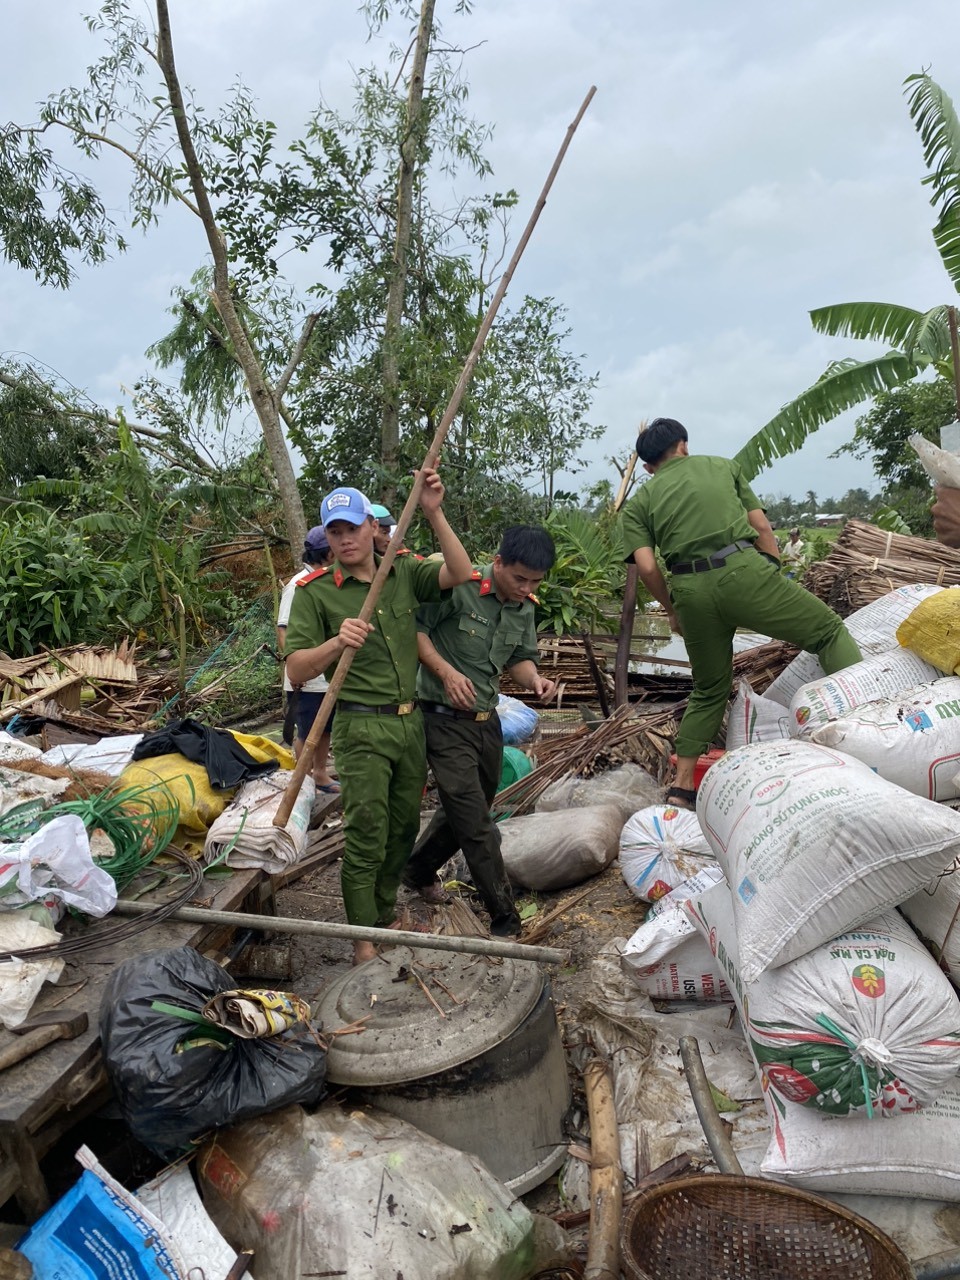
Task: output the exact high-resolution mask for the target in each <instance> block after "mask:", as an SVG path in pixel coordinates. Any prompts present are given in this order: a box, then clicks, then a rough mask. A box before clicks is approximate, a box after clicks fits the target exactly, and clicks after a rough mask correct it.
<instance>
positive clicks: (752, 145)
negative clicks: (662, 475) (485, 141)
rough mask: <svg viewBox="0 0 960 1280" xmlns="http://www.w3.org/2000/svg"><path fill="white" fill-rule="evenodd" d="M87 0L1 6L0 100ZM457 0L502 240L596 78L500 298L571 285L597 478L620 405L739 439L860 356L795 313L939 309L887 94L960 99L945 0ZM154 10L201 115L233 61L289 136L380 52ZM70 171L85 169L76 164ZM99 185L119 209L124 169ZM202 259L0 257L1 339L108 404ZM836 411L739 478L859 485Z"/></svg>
mask: <svg viewBox="0 0 960 1280" xmlns="http://www.w3.org/2000/svg"><path fill="white" fill-rule="evenodd" d="M139 5H140V11H141V12H142V13H143V16H144V18H145V19H148V20H149V18H150V7H149V5H148V4H147V3H146V0H139ZM91 7H92V6H91V5H89V4H88V5H83V4H79V5H76V4H74V2H73V0H56V3H55V4H54V5H32V6H27V5H25V4H14V3H12V0H7V3H6V4H4V5H3V6H2V11H3V18H4V34H5V49H6V57H5V60H4V61H5V66H4V82H3V89H2V91H0V103H2V106H0V116H2V117H3V118H4V119H8V120H17V121H24V120H27V119H31V118H33V114H34V110H35V105H36V103H37V102H39V101H40V100H41V99H43V98H44V97H45V96H46V95H47V94H48V93H49V92H51V91H53V90H54V89H57V88H60V87H62V86H63V85H66V84H69V83H79V82H80V81H81V80H82V79H83V70H84V68H85V67H86V66H87V65H88V63H90V62H91V61H93V59H94V58H95V57H97V56H98V54H99V52H100V46H99V44H98V42H97V40H96V38H95V37H92V36H90V35H89V34H88V32H87V30H86V28H85V26H84V24H83V22H82V19H81V14H82V13H84V12H89V11H90V9H91ZM453 9H454V5H453V0H438V5H437V14H438V17H439V18H440V19H441V21H442V23H443V26H444V29H445V34H446V35H447V36H448V38H449V39H450V40H451V41H454V42H456V43H458V44H460V45H463V46H475V47H473V48H472V51H471V52H470V54H469V58H468V62H467V75H468V78H469V82H470V85H471V100H470V106H471V109H472V112H473V114H474V115H476V116H477V117H478V118H479V119H481V120H484V121H489V122H490V123H491V124H493V125H494V126H495V132H494V136H493V139H492V141H491V142H490V144H489V146H488V148H487V154H488V157H489V159H490V161H491V162H492V165H493V168H494V183H495V186H496V188H497V189H501V190H503V189H507V188H509V187H515V188H516V189H517V191H518V192H519V194H520V203H519V206H518V210H517V213H516V215H515V222H514V232H515V235H519V232H520V230H521V228H522V226H523V223H524V222H525V220H526V218H527V216H528V212H529V210H530V209H531V208H532V205H533V202H534V200H535V199H536V197H537V195H538V193H539V190H540V187H541V184H542V181H543V179H544V177H545V176H546V173H547V170H548V169H549V166H550V164H551V162H552V159H553V156H554V154H555V152H556V150H557V148H558V146H559V144H560V142H561V140H562V138H563V134H564V131H565V129H566V126H567V124H568V123H569V121H570V120H571V119H572V117H573V115H574V114H575V112H576V110H577V108H578V106H579V104H580V102H581V100H582V98H583V96H584V94H585V93H586V91H587V89H588V87H589V86H590V85H591V84H595V85H596V86H597V96H596V98H595V99H594V102H593V105H592V106H591V107H590V110H589V112H588V114H587V116H586V118H585V119H584V122H583V124H582V125H581V127H580V130H579V133H578V134H577V136H576V138H575V139H574V142H573V145H572V147H571V149H570V152H569V154H568V156H567V160H566V162H565V164H564V167H563V169H562V170H561V172H560V175H559V177H558V179H557V182H556V184H555V186H554V190H553V195H552V197H551V199H550V201H549V203H548V205H547V208H546V210H545V212H544V214H543V216H542V217H541V220H540V224H539V226H538V229H537V231H536V234H535V236H534V238H533V240H532V241H531V243H530V246H529V248H528V249H527V252H526V255H525V257H524V259H523V261H522V263H521V266H520V268H519V270H518V272H517V275H516V276H515V278H514V283H513V286H512V289H511V294H510V297H511V298H512V299H513V300H514V301H517V302H518V301H519V300H520V297H521V296H522V294H523V293H525V292H526V293H531V294H534V295H550V296H552V297H554V298H556V299H557V300H558V301H559V302H561V303H563V304H564V305H565V306H566V307H567V309H568V312H569V320H570V324H571V326H572V329H573V336H572V339H571V345H572V347H573V349H574V350H576V351H577V352H580V353H583V356H584V365H585V367H586V368H587V369H588V370H589V371H590V372H594V371H595V372H597V373H598V374H599V379H600V382H599V388H598V392H597V395H596V400H595V406H594V414H593V416H594V420H596V421H598V422H603V423H605V424H606V425H607V427H608V431H607V435H606V437H605V439H604V440H603V441H601V442H599V443H598V444H597V445H595V446H594V449H595V455H594V457H593V460H592V462H591V465H590V468H589V470H588V472H587V473H586V475H587V476H588V477H589V478H590V479H593V478H598V477H600V476H602V475H609V476H611V478H613V473H612V472H611V468H610V466H609V464H608V463H607V462H606V460H605V459H606V458H607V457H608V456H609V455H610V454H612V453H615V454H617V455H619V456H621V457H622V456H624V455H625V454H626V453H627V452H628V451H629V449H630V447H631V444H632V440H633V438H634V435H635V429H636V424H637V422H638V421H639V420H640V419H642V418H649V417H653V416H656V415H657V414H666V415H669V416H672V417H677V418H679V419H681V421H683V422H685V423H686V424H687V426H688V427H689V428H690V430H691V433H692V443H693V447H694V448H695V449H697V450H698V451H700V452H715V453H726V454H730V453H733V452H735V451H736V450H737V449H738V448H739V447H740V446H741V445H742V444H743V443H744V441H745V440H746V439H747V438H748V437H749V436H750V435H751V434H752V432H753V431H755V430H756V429H757V428H758V427H759V426H761V425H762V424H763V423H764V422H766V421H767V420H768V419H769V418H770V417H772V416H773V414H774V413H776V411H777V409H778V408H779V407H780V405H781V404H783V403H784V402H785V401H787V400H789V399H791V398H792V397H793V396H794V395H796V394H797V393H798V392H799V391H801V390H802V389H804V388H805V387H806V386H808V385H809V384H810V383H811V382H812V381H813V380H814V379H815V378H816V377H817V376H818V375H819V374H820V373H821V372H822V370H823V369H824V367H825V365H826V364H827V363H828V361H829V360H831V359H836V358H840V357H842V356H844V355H848V354H856V355H865V354H867V352H866V350H865V349H863V348H861V349H858V344H854V343H850V342H843V341H840V340H835V339H828V338H823V337H820V336H818V335H816V334H814V333H813V331H812V329H811V327H810V323H809V319H808V315H807V313H808V311H809V310H810V308H812V307H816V306H821V305H825V304H828V303H832V302H842V301H859V300H882V301H889V302H899V303H903V304H905V305H909V306H914V307H917V308H920V309H925V308H927V307H929V306H932V305H934V304H936V303H943V302H947V301H949V300H950V293H951V286H950V283H949V280H948V278H947V276H946V273H945V272H944V271H943V268H942V266H941V264H940V261H939V258H938V256H937V254H936V250H935V248H934V246H933V241H932V238H931V236H930V227H931V224H932V220H933V214H932V210H931V208H930V206H929V204H928V203H927V197H926V192H925V189H924V188H923V187H921V185H920V179H921V178H922V176H923V174H924V167H923V158H922V153H921V148H920V143H919V139H918V137H917V135H916V133H915V131H914V129H913V127H912V125H911V123H910V120H909V117H908V114H907V109H906V104H905V101H904V99H903V96H902V88H901V86H902V81H903V80H904V78H905V77H906V76H907V75H908V74H910V73H911V72H914V71H918V70H921V69H924V68H927V69H929V70H930V72H931V74H932V75H933V76H934V78H935V79H937V80H938V81H939V82H940V83H941V85H942V86H943V87H944V88H945V89H946V90H947V92H948V93H950V94H951V95H952V96H953V97H954V98H955V99H956V100H957V101H958V102H960V70H958V68H960V23H958V22H957V20H956V6H955V4H953V3H950V2H949V0H925V2H921V3H919V4H910V5H908V4H905V3H903V0H869V2H868V0H845V3H839V4H838V3H836V0H832V2H831V3H827V0H794V3H792V4H771V3H769V0H734V2H728V3H726V4H721V3H718V2H717V0H712V2H708V0H687V3H686V4H683V5H679V4H673V5H667V4H663V3H652V2H651V0H524V2H523V3H517V0H474V4H473V12H472V14H471V15H469V16H468V17H458V16H457V15H455V14H454V13H453ZM171 13H172V22H173V31H174V42H175V46H176V53H177V62H178V69H179V71H180V75H181V78H182V80H183V81H184V82H185V83H188V84H190V85H192V86H194V87H195V89H196V90H197V93H198V97H199V98H200V99H201V100H202V101H206V102H207V103H210V104H211V105H215V104H216V103H217V102H219V101H220V99H221V98H222V96H223V95H224V93H225V92H226V90H227V88H228V87H229V85H230V84H231V83H232V82H233V81H234V80H235V78H236V77H237V76H239V77H240V78H242V79H243V81H244V82H245V83H246V84H247V85H249V86H250V87H251V89H252V90H253V91H254V93H255V95H256V96H257V99H258V102H259V105H260V107H261V109H262V111H263V113H264V114H265V115H269V116H270V118H272V119H274V120H275V121H277V123H278V125H279V126H280V129H281V134H282V135H283V136H284V137H286V138H293V137H296V136H297V134H298V132H299V126H300V124H301V123H302V121H303V120H304V119H305V118H306V117H307V115H308V114H309V112H310V109H311V107H312V106H313V105H314V104H315V103H316V102H317V101H318V99H319V97H320V96H321V95H322V97H323V98H324V99H325V100H326V102H327V103H328V104H330V105H331V106H334V107H338V108H341V109H343V110H344V111H346V110H348V109H349V106H350V101H351V85H352V79H353V69H354V68H356V67H358V66H361V65H365V64H368V63H370V62H372V61H380V62H382V61H385V59H386V56H387V51H388V47H389V43H390V33H389V31H388V32H387V33H386V34H385V35H384V36H383V37H382V38H379V39H377V40H374V41H373V42H370V43H368V42H367V38H366V26H365V22H364V19H363V17H362V16H361V15H360V14H359V13H358V12H357V9H356V7H355V5H354V3H353V0H312V2H311V3H303V2H302V0H229V3H227V0H171ZM401 33H402V28H397V27H395V28H394V29H393V35H394V36H399V35H400V34H401ZM78 167H80V166H78ZM84 171H85V172H87V173H88V174H90V176H93V177H94V178H98V172H97V167H96V166H95V165H93V166H90V165H87V166H86V168H85V170H84ZM113 203H114V204H115V206H116V208H115V212H116V213H117V215H118V216H120V217H122V216H123V208H122V207H121V196H120V189H119V187H118V188H116V192H115V194H114V195H113ZM203 249H204V245H203V242H202V237H201V234H200V228H199V224H198V223H197V222H196V221H195V220H194V219H193V218H192V216H191V215H190V214H189V213H187V212H186V211H184V212H181V211H179V210H176V209H169V210H167V211H165V212H164V213H163V214H162V215H161V225H160V227H159V228H156V229H152V230H151V231H150V233H149V235H148V237H146V238H141V237H139V236H137V235H134V237H133V242H132V247H131V250H130V252H128V253H127V254H125V255H123V256H121V257H120V258H118V259H117V260H116V261H113V262H111V263H109V264H107V265H106V266H104V267H100V268H86V267H81V268H80V270H79V274H78V279H77V281H76V283H75V284H74V286H73V287H72V288H71V289H70V291H69V292H67V293H61V292H58V291H55V290H53V289H43V288H41V287H40V286H39V285H37V284H36V283H35V282H34V281H33V280H32V278H30V277H27V276H26V275H24V274H23V273H22V272H19V271H18V270H17V269H15V268H14V267H12V266H10V265H9V264H7V263H4V262H0V353H3V354H5V355H16V354H25V355H28V356H30V357H32V358H34V359H36V360H38V361H42V362H44V363H46V364H48V365H49V366H51V367H52V368H54V369H56V370H57V371H58V372H59V373H60V374H61V375H63V376H64V377H66V378H67V379H69V380H70V381H71V382H73V383H74V384H76V385H77V386H79V387H82V388H84V389H85V390H87V391H88V392H89V394H90V395H91V396H92V397H94V398H95V399H96V400H98V401H99V402H101V403H103V404H105V405H107V406H111V405H114V404H118V403H122V402H123V399H124V395H123V387H124V386H125V385H127V386H128V385H130V384H131V383H132V382H133V381H134V380H135V379H136V377H137V376H138V375H139V374H140V373H141V372H142V371H143V370H144V368H145V367H146V363H145V358H144V355H143V352H144V349H145V348H146V347H147V346H148V344H149V343H150V342H151V341H153V340H154V339H156V338H157V337H158V336H159V335H160V334H162V333H163V332H165V331H166V328H167V327H168V318H167V316H166V314H165V311H166V308H167V307H168V306H169V298H170V290H171V289H172V288H173V287H174V286H175V285H178V284H182V283H185V282H186V281H187V280H188V278H189V276H190V274H191V272H192V271H193V270H194V269H195V268H196V267H197V265H199V263H200V262H201V261H202V260H203ZM853 416H854V415H848V417H847V418H845V419H844V420H841V421H840V422H838V423H835V424H832V425H831V426H830V427H827V428H824V429H822V430H821V432H820V433H819V434H818V435H817V436H815V437H814V438H813V440H812V441H811V442H810V443H808V444H807V446H806V447H805V448H804V450H803V451H802V452H801V453H799V454H797V455H796V456H795V457H794V458H792V459H789V460H785V461H783V462H780V463H778V464H776V465H775V466H774V467H773V468H771V469H770V470H769V471H768V472H766V473H764V474H763V475H762V476H761V477H760V478H759V480H758V482H757V486H756V487H757V488H758V489H759V491H760V492H762V493H767V494H775V493H781V492H784V493H791V494H794V495H797V496H800V495H802V494H803V493H805V492H806V491H807V490H808V489H813V490H815V491H816V492H817V493H819V494H820V495H822V496H825V495H828V494H830V495H839V494H841V493H843V492H844V491H845V490H846V489H847V488H849V487H851V486H854V485H861V484H862V485H866V486H867V487H870V488H874V487H875V484H874V481H873V478H872V475H871V472H870V469H869V466H868V465H866V464H864V463H858V462H856V461H854V460H852V459H843V460H837V461H829V460H828V454H829V453H830V452H832V450H833V449H835V448H836V447H837V446H838V445H839V444H842V443H843V442H844V440H846V439H848V438H849V436H850V434H851V432H852V429H853V427H852V422H853Z"/></svg>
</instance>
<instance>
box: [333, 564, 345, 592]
mask: <svg viewBox="0 0 960 1280" xmlns="http://www.w3.org/2000/svg"><path fill="white" fill-rule="evenodd" d="M333 582H334V585H335V586H337V587H342V586H343V570H342V569H340V568H339V567H338V568H336V569H334V571H333Z"/></svg>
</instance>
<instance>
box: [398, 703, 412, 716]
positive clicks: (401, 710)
mask: <svg viewBox="0 0 960 1280" xmlns="http://www.w3.org/2000/svg"><path fill="white" fill-rule="evenodd" d="M415 706H416V703H414V702H401V703H400V704H399V705H398V706H397V715H398V716H408V715H409V714H410V713H411V711H412V710H413V708H414V707H415Z"/></svg>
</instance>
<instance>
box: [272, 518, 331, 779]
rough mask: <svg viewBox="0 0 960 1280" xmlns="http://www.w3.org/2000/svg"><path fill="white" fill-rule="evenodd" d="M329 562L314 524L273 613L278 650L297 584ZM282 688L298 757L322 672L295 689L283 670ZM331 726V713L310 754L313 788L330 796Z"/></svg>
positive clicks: (319, 696)
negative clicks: (293, 722)
mask: <svg viewBox="0 0 960 1280" xmlns="http://www.w3.org/2000/svg"><path fill="white" fill-rule="evenodd" d="M332 562H333V552H332V551H331V550H330V543H329V542H328V541H327V535H326V533H325V532H324V529H323V525H319V524H318V525H315V526H314V528H312V529H311V530H310V532H309V533H308V534H307V537H306V541H305V542H304V544H303V568H302V569H301V570H300V572H299V573H295V574H294V576H293V577H292V578H291V579H290V581H289V582H288V583H287V585H286V586H285V587H284V589H283V594H282V595H281V597H280V612H279V613H278V614H277V645H278V647H279V649H280V652H281V653H283V646H284V640H285V638H286V633H287V623H288V622H289V621H290V608H291V605H292V604H293V596H294V592H295V591H296V589H297V586H298V585H299V583H301V582H302V581H303V580H304V578H308V577H309V576H310V575H311V574H313V573H316V571H317V570H318V569H323V568H326V566H327V565H329V564H331V563H332ZM283 690H284V693H285V695H286V702H287V717H286V722H287V723H289V722H290V721H291V720H294V719H295V720H296V726H297V737H296V741H295V742H294V746H293V751H294V755H295V756H296V757H297V758H298V759H299V757H300V752H301V751H302V750H303V744H304V742H305V741H306V737H307V734H308V733H309V732H310V729H311V726H312V725H313V722H314V720H315V719H316V717H317V712H318V711H319V710H320V704H321V703H322V702H323V695H324V694H325V693H326V691H327V677H326V676H325V675H319V676H314V678H313V679H312V680H308V681H307V682H306V684H304V685H301V686H300V688H299V689H295V688H294V687H293V685H292V684H291V682H290V677H289V676H288V675H287V674H286V671H284V676H283ZM332 728H333V716H332V715H331V717H330V719H329V720H328V721H327V727H326V729H325V730H324V732H323V736H322V737H321V739H320V741H319V742H318V743H317V749H316V752H315V753H314V757H313V780H314V782H315V783H316V784H317V790H318V791H324V792H326V793H327V794H328V795H334V794H335V793H336V792H338V791H339V790H340V784H339V783H338V782H335V781H334V780H333V779H332V778H331V777H330V772H329V761H330V730H331V729H332ZM285 740H286V739H285Z"/></svg>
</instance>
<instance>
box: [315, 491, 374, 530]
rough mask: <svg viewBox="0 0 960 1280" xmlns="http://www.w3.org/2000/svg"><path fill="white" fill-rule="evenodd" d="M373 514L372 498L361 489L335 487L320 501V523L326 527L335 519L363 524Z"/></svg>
mask: <svg viewBox="0 0 960 1280" xmlns="http://www.w3.org/2000/svg"><path fill="white" fill-rule="evenodd" d="M372 515H373V508H372V507H371V506H370V500H369V499H368V498H367V497H365V496H364V494H362V493H361V492H360V490H359V489H348V488H340V489H334V490H333V491H332V492H331V493H328V494H327V496H326V497H325V498H324V500H323V501H322V502H321V503H320V523H321V524H322V525H323V527H324V529H325V528H326V527H327V525H328V524H331V523H332V522H333V521H334V520H346V521H347V522H348V523H349V524H363V522H364V521H365V520H368V519H369V518H370V517H371V516H372Z"/></svg>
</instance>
